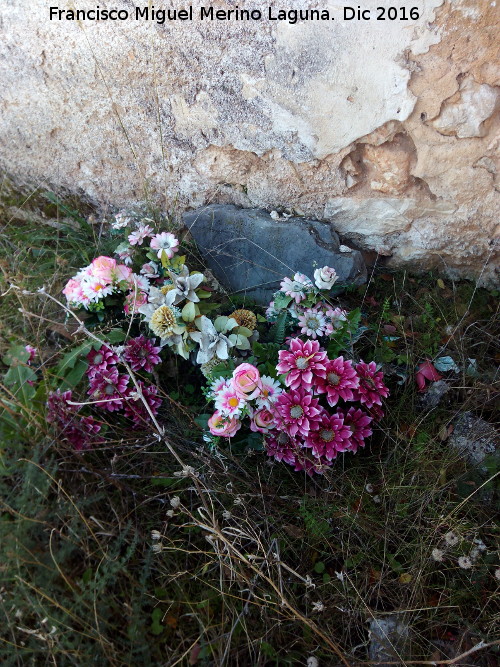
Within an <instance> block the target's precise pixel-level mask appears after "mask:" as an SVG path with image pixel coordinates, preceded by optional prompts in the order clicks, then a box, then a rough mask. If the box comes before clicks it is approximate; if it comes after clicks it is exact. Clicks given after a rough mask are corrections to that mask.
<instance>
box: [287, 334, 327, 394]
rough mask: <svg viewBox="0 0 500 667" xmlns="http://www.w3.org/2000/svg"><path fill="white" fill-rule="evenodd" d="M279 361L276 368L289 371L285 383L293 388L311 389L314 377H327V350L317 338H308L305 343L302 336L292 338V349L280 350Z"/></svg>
mask: <svg viewBox="0 0 500 667" xmlns="http://www.w3.org/2000/svg"><path fill="white" fill-rule="evenodd" d="M278 356H279V363H278V365H277V366H276V370H277V371H278V372H279V373H287V376H286V379H285V383H286V385H287V386H288V387H291V389H298V388H299V387H303V388H304V389H307V390H308V391H310V390H311V387H312V383H313V379H314V377H316V378H318V377H325V375H326V365H325V364H326V362H327V361H328V359H327V356H326V352H325V351H324V350H322V349H321V348H320V346H319V343H318V341H316V340H307V341H306V342H305V343H304V342H303V341H301V340H300V338H292V340H291V341H290V351H289V352H288V351H287V350H280V351H279V354H278Z"/></svg>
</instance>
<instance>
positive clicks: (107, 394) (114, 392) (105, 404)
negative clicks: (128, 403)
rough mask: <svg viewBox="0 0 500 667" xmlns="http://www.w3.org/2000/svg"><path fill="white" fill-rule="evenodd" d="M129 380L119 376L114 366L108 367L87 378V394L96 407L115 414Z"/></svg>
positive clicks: (120, 405)
mask: <svg viewBox="0 0 500 667" xmlns="http://www.w3.org/2000/svg"><path fill="white" fill-rule="evenodd" d="M129 380H130V376H128V375H120V374H119V373H118V369H117V368H116V366H110V367H109V368H107V369H106V370H104V371H97V372H96V373H94V374H93V375H92V376H89V385H90V389H89V390H88V392H87V394H89V395H90V396H91V398H92V400H93V401H96V407H98V408H102V409H104V410H108V411H109V412H115V411H116V410H120V409H121V408H122V406H123V401H124V399H125V393H126V391H127V385H128V383H129Z"/></svg>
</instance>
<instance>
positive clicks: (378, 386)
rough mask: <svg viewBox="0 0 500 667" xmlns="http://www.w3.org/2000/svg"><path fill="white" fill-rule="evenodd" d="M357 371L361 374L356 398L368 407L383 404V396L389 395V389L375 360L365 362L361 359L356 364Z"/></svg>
mask: <svg viewBox="0 0 500 667" xmlns="http://www.w3.org/2000/svg"><path fill="white" fill-rule="evenodd" d="M356 372H357V374H358V376H359V387H358V388H357V389H356V390H355V391H354V400H355V401H359V402H360V403H363V404H364V405H365V406H366V407H367V408H371V407H373V406H374V405H382V398H387V396H389V390H388V389H387V387H386V386H385V384H384V381H383V378H384V374H383V373H382V372H381V371H379V372H377V365H376V364H375V362H374V361H370V363H369V364H365V362H364V361H360V362H359V364H356Z"/></svg>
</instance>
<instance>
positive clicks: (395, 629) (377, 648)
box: [368, 616, 410, 667]
mask: <svg viewBox="0 0 500 667" xmlns="http://www.w3.org/2000/svg"><path fill="white" fill-rule="evenodd" d="M369 634H370V646H369V649H368V652H369V658H370V660H372V661H374V662H381V663H383V662H384V661H387V662H394V661H395V660H401V662H402V663H403V657H404V654H403V651H404V648H405V644H406V642H407V640H408V636H409V634H410V632H409V628H408V626H407V625H406V623H404V622H403V621H402V620H401V619H400V617H399V616H385V617H384V618H374V619H372V620H371V621H370V629H369ZM380 667H383V665H381V666H380Z"/></svg>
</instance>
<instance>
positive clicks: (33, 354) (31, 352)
mask: <svg viewBox="0 0 500 667" xmlns="http://www.w3.org/2000/svg"><path fill="white" fill-rule="evenodd" d="M24 349H25V350H26V352H27V353H28V354H29V355H30V356H29V357H28V359H27V360H26V363H27V364H28V366H29V365H30V364H31V362H32V361H33V360H34V358H35V357H36V347H33V346H32V345H25V346H24Z"/></svg>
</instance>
